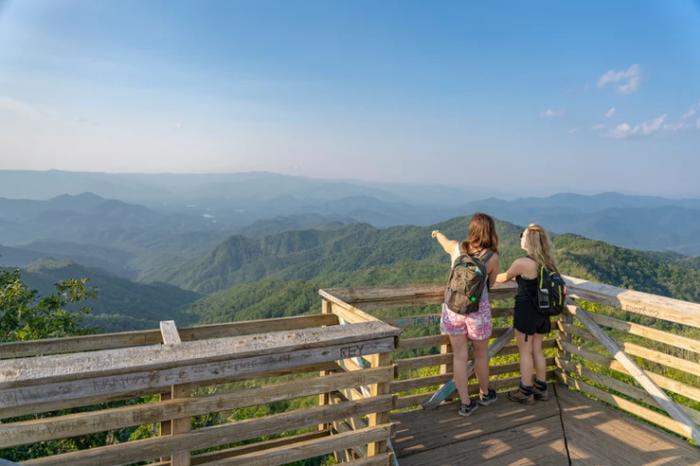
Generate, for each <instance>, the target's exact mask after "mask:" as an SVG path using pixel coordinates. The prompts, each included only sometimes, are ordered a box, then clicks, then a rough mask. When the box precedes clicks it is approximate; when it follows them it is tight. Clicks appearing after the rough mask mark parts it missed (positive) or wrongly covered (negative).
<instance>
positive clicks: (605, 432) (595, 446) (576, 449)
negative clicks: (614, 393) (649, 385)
mask: <svg viewBox="0 0 700 466" xmlns="http://www.w3.org/2000/svg"><path fill="white" fill-rule="evenodd" d="M556 392H557V398H558V400H559V404H560V406H561V417H562V421H563V423H564V425H565V426H566V434H567V435H566V436H567V444H568V449H569V453H570V456H571V461H572V464H574V465H577V466H599V465H601V464H609V465H615V466H639V465H673V466H691V465H692V466H698V464H700V452H699V450H698V447H694V446H692V445H691V444H690V443H689V442H687V441H685V440H684V439H682V438H679V437H677V436H676V435H672V434H669V433H667V432H665V431H662V430H661V429H659V428H657V427H656V426H654V425H651V424H648V423H646V422H643V421H640V420H637V419H635V418H633V417H632V416H629V415H625V414H624V413H621V412H620V411H619V410H617V409H614V408H612V407H610V406H608V405H607V404H606V403H601V402H599V401H597V400H595V399H593V398H589V397H587V396H584V395H583V394H582V393H580V392H578V391H573V390H569V389H567V388H564V387H562V386H557V387H556Z"/></svg>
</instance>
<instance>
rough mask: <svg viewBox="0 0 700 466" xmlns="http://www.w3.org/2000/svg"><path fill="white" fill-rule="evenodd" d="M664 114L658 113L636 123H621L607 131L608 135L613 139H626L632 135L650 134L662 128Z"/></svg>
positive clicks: (664, 118) (664, 119)
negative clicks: (649, 118) (653, 116)
mask: <svg viewBox="0 0 700 466" xmlns="http://www.w3.org/2000/svg"><path fill="white" fill-rule="evenodd" d="M666 116H667V115H666V114H665V113H664V114H663V115H659V116H657V117H656V118H653V119H651V120H647V121H643V122H641V123H639V124H636V125H634V126H633V125H630V124H629V123H626V122H625V123H621V124H619V125H617V126H615V128H613V129H611V130H610V131H608V133H607V134H608V136H610V137H611V138H615V139H627V138H629V137H632V136H651V135H652V134H654V133H657V132H659V131H660V130H661V129H665V128H664V122H665V121H666Z"/></svg>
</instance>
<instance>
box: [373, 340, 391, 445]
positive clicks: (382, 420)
mask: <svg viewBox="0 0 700 466" xmlns="http://www.w3.org/2000/svg"><path fill="white" fill-rule="evenodd" d="M369 360H370V363H371V365H372V367H383V366H390V365H392V354H391V353H379V354H373V355H371V356H370V357H369ZM388 393H391V383H389V382H384V383H375V384H372V385H370V394H371V396H372V397H377V396H381V395H386V394H388ZM368 419H369V422H368V423H367V425H368V426H369V427H376V426H378V425H381V424H386V423H388V422H389V413H388V412H386V411H385V412H380V413H372V414H370V415H369V416H368ZM387 440H388V439H387ZM386 450H387V442H386V441H381V442H372V443H370V444H368V445H367V456H369V457H371V456H377V455H379V454H381V453H385V452H386Z"/></svg>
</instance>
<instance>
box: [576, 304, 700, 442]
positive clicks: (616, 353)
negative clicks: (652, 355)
mask: <svg viewBox="0 0 700 466" xmlns="http://www.w3.org/2000/svg"><path fill="white" fill-rule="evenodd" d="M568 307H569V309H570V310H571V312H572V313H574V314H575V315H576V317H578V319H579V320H580V321H581V322H582V323H583V325H584V326H585V327H586V328H587V329H588V331H589V332H591V333H592V334H593V336H594V337H596V339H597V340H598V341H599V342H600V343H601V344H602V345H603V346H605V348H606V349H607V350H608V351H609V352H610V354H612V355H613V357H614V358H615V359H617V361H618V362H619V363H620V364H622V366H623V367H624V368H625V370H627V372H629V374H630V375H631V376H632V377H634V380H636V381H637V382H638V383H639V385H641V386H642V388H644V390H646V391H647V393H648V394H649V395H651V397H652V398H653V399H654V401H656V403H657V404H658V405H659V407H661V408H662V409H664V410H665V411H666V412H667V413H668V414H669V415H670V416H671V417H672V418H673V419H675V420H676V421H678V422H680V423H681V424H683V428H684V430H685V433H686V435H687V436H688V438H692V439H693V440H695V441H696V442H698V443H700V429H698V426H697V425H695V422H694V421H693V420H692V419H691V418H690V417H688V415H687V414H686V413H685V411H683V410H682V409H681V408H680V407H679V406H678V405H677V404H676V403H675V402H674V401H672V400H671V399H670V398H669V397H668V395H666V393H665V392H664V391H663V390H661V389H660V388H659V386H658V385H656V383H654V381H653V380H651V379H650V378H649V376H648V375H647V374H646V373H645V372H644V371H643V370H642V369H641V368H640V367H639V366H637V364H636V363H635V362H634V361H632V359H631V358H630V357H629V356H627V355H626V354H625V353H624V352H623V351H622V350H621V349H620V347H619V346H618V344H617V342H615V340H613V339H612V338H610V337H609V336H608V335H607V334H606V333H605V332H604V331H603V329H602V328H600V327H599V326H598V324H596V323H595V321H594V320H593V319H592V318H591V316H589V315H588V313H587V312H586V311H584V310H583V309H581V308H580V307H576V306H568Z"/></svg>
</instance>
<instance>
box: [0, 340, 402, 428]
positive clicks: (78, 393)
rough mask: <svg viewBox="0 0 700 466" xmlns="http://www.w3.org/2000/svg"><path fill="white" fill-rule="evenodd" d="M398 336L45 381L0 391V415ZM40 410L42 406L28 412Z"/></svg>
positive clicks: (354, 348) (320, 356)
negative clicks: (157, 368) (81, 378)
mask: <svg viewBox="0 0 700 466" xmlns="http://www.w3.org/2000/svg"><path fill="white" fill-rule="evenodd" d="M393 348H394V338H393V337H388V338H383V339H379V340H370V341H363V342H356V343H352V344H342V345H334V346H328V347H326V348H321V349H319V348H312V349H307V350H299V351H292V352H288V353H279V354H274V355H272V354H271V355H264V356H255V357H249V358H244V359H237V360H232V361H222V362H215V363H207V364H200V365H194V366H186V367H176V368H172V369H165V370H160V371H142V372H135V373H131V374H125V375H118V376H108V377H96V378H90V379H84V380H74V381H70V382H59V383H54V384H46V385H32V386H27V387H18V388H12V389H6V390H0V406H2V408H0V418H6V417H10V416H15V415H17V414H16V413H17V412H27V407H26V406H24V407H23V405H31V406H35V405H36V404H44V405H46V404H47V403H54V402H58V403H59V405H60V403H65V402H66V401H68V400H81V399H87V398H90V399H95V398H98V399H99V397H106V396H118V395H122V396H123V395H125V394H129V395H138V394H140V393H142V392H147V391H151V390H154V389H160V388H162V387H169V386H170V385H173V384H174V383H194V382H205V381H206V382H209V384H210V383H211V382H212V381H217V382H221V381H231V380H233V379H236V378H241V377H250V376H251V375H260V374H261V373H264V372H269V371H275V370H284V371H290V370H291V372H294V370H293V368H294V367H295V366H296V367H299V366H305V367H306V366H309V365H310V364H317V363H321V362H330V361H336V360H339V359H345V358H347V357H348V356H355V355H364V354H372V353H378V352H386V351H391V350H393ZM29 412H30V413H31V412H38V411H32V410H30V411H29Z"/></svg>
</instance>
